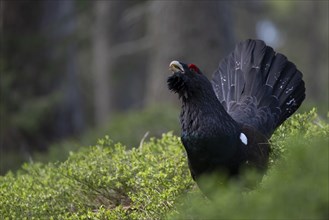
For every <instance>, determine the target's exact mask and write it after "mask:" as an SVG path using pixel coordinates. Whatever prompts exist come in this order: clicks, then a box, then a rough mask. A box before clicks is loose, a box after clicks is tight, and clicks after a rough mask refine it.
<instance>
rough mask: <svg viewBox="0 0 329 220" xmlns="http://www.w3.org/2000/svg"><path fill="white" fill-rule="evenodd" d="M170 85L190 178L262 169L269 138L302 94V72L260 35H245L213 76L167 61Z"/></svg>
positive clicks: (265, 163) (191, 65) (292, 110)
mask: <svg viewBox="0 0 329 220" xmlns="http://www.w3.org/2000/svg"><path fill="white" fill-rule="evenodd" d="M170 69H171V71H172V72H173V74H172V75H171V76H170V77H169V78H168V87H169V89H170V90H171V91H173V92H175V93H178V95H179V98H180V99H181V102H182V109H181V114H180V123H181V129H182V134H181V140H182V143H183V145H184V147H185V149H186V152H187V156H188V162H189V168H190V171H191V175H192V177H193V179H194V180H198V178H199V177H200V176H201V175H203V174H207V173H213V172H225V173H226V174H227V175H228V176H236V175H237V174H239V171H240V169H241V167H244V166H247V167H248V166H251V167H255V168H257V169H258V170H260V171H265V170H266V168H267V165H268V160H269V152H270V145H269V142H268V140H269V138H270V137H271V135H272V134H273V132H274V130H275V129H276V128H277V127H278V126H280V125H281V124H282V123H283V122H284V121H285V120H286V119H287V118H288V117H289V116H291V115H292V114H293V113H294V112H295V111H296V110H297V109H298V107H299V106H300V105H301V103H302V101H303V100H304V98H305V85H304V82H303V80H302V74H301V72H300V71H298V70H297V69H296V66H295V65H294V64H293V63H292V62H290V61H288V60H287V58H286V57H285V56H284V55H282V54H280V53H276V52H275V51H274V50H273V49H272V48H271V47H269V46H266V45H265V43H264V42H263V41H261V40H246V41H243V42H241V43H239V44H238V45H237V46H236V48H235V50H234V51H233V52H232V53H231V54H230V55H229V56H227V57H226V58H225V59H224V60H222V61H221V62H220V64H219V66H218V69H217V70H216V71H215V73H214V74H213V78H212V80H211V81H209V80H208V79H207V77H206V76H205V75H203V74H202V72H201V71H200V69H199V68H198V67H197V66H196V65H194V64H189V65H187V64H184V63H181V62H178V61H173V62H171V63H170Z"/></svg>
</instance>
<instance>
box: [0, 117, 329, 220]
mask: <svg viewBox="0 0 329 220" xmlns="http://www.w3.org/2000/svg"><path fill="white" fill-rule="evenodd" d="M328 135H329V125H328V124H327V123H324V122H323V121H320V120H319V119H318V118H317V117H316V113H315V111H311V112H310V113H305V114H299V115H295V116H294V117H293V118H292V119H289V120H288V121H287V122H286V123H285V124H284V125H283V126H282V127H280V128H279V130H278V131H277V132H276V133H275V136H274V137H273V138H272V142H273V143H272V144H273V146H274V148H275V150H274V151H273V155H272V161H273V163H272V164H271V167H270V169H269V171H268V173H267V175H266V176H265V177H264V179H263V181H262V182H261V184H260V185H259V186H257V187H256V188H255V189H254V190H249V191H248V190H246V189H245V188H244V187H242V184H243V183H242V182H241V181H240V182H230V183H229V184H227V185H221V186H219V185H217V186H215V188H212V190H214V192H213V195H214V196H213V197H214V198H215V199H214V200H213V201H210V200H208V199H207V198H205V197H204V196H203V195H202V194H201V192H200V191H199V189H198V188H197V187H196V186H195V184H194V182H193V181H192V179H191V177H190V174H189V171H188V168H187V161H186V155H185V153H184V149H183V148H182V145H181V144H180V141H179V138H177V137H176V136H174V135H172V134H170V133H169V134H165V135H163V137H162V138H160V139H154V138H151V140H150V141H145V140H142V141H141V142H140V147H139V148H132V149H130V150H129V149H126V147H124V146H123V145H122V144H114V143H113V142H112V141H110V140H109V138H108V137H105V138H104V139H101V140H99V141H98V143H97V144H96V145H95V146H92V147H88V148H82V149H81V150H80V151H79V152H77V153H71V155H70V156H69V158H68V159H67V160H66V161H65V162H63V163H59V162H58V163H49V164H41V163H34V164H26V165H24V166H23V168H22V169H21V170H19V171H18V172H17V173H12V172H10V173H8V174H7V175H5V176H2V177H0V195H1V200H0V215H1V217H2V218H4V219H6V218H8V219H22V218H24V217H25V218H30V219H32V218H35V219H51V218H53V219H67V218H69V219H163V218H174V219H182V218H188V219H200V218H203V219H205V218H208V219H209V218H213V219H218V218H221V219H327V217H328V205H329V201H328V193H329V192H328ZM245 177H246V178H244V180H245V181H244V182H245V183H247V184H248V181H249V180H250V181H252V180H253V179H254V178H257V175H256V174H255V173H253V172H250V171H249V172H246V173H245ZM207 180H209V179H207V178H205V181H207ZM209 182H210V181H208V183H209ZM210 185H211V184H210Z"/></svg>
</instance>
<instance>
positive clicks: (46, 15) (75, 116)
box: [41, 0, 85, 138]
mask: <svg viewBox="0 0 329 220" xmlns="http://www.w3.org/2000/svg"><path fill="white" fill-rule="evenodd" d="M41 26H42V32H43V34H44V35H45V36H46V39H47V41H48V45H47V47H46V50H47V54H46V55H47V62H48V63H49V64H50V63H57V64H59V65H58V66H52V65H53V64H52V65H49V66H48V67H49V68H50V69H49V71H52V72H53V77H54V79H55V81H56V83H54V87H55V89H58V90H59V91H60V101H59V102H58V106H56V108H57V112H56V116H55V121H54V128H55V131H54V134H53V135H54V136H57V137H58V138H63V137H67V136H70V135H74V134H79V133H81V131H83V129H84V124H85V122H84V119H85V118H84V111H83V103H82V98H81V93H80V90H79V86H78V85H79V77H78V69H77V60H76V59H77V50H76V45H75V42H76V41H75V40H73V34H74V33H75V32H76V17H75V1H63V2H60V1H52V0H46V1H43V16H42V24H41Z"/></svg>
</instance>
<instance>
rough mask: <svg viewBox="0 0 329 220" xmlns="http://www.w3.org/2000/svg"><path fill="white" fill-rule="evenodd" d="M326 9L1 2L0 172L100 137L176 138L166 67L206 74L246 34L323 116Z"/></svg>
mask: <svg viewBox="0 0 329 220" xmlns="http://www.w3.org/2000/svg"><path fill="white" fill-rule="evenodd" d="M328 11H329V6H328V1H327V0H324V1H321V0H317V1H288V0H282V1H256V0H251V1H151V0H143V1H142V0H141V1H110V0H108V1H105V0H104V1H89V0H72V1H71V0H61V1H60V0H57V1H54V0H42V1H37V0H1V4H0V16H1V21H0V28H1V46H0V48H1V55H0V68H1V69H0V71H1V79H0V92H1V94H0V95H1V97H0V98H1V99H0V114H1V115H0V116H1V123H0V139H1V141H0V153H1V155H0V156H1V162H0V166H1V170H0V173H1V174H4V173H5V172H6V171H7V170H9V169H13V170H14V169H16V168H17V167H18V166H20V164H21V163H22V162H23V161H33V160H38V159H40V160H46V161H47V160H48V159H53V160H57V159H63V158H64V157H65V156H66V155H67V154H66V153H67V152H68V151H69V150H71V149H74V147H73V146H74V145H75V144H74V143H79V144H80V145H84V146H85V145H88V144H91V143H90V142H92V141H93V142H92V143H94V140H95V139H97V138H99V137H102V135H105V134H108V135H109V136H110V138H114V139H116V140H117V141H121V142H123V143H126V144H128V145H130V146H138V141H139V140H141V139H142V138H143V136H144V134H145V133H146V132H147V131H150V133H151V135H152V136H153V135H158V134H160V133H161V132H165V131H168V130H175V131H177V129H178V109H179V107H180V106H179V104H178V102H177V97H176V96H175V95H174V94H171V93H170V92H169V91H168V90H167V88H166V78H167V77H168V72H169V71H168V64H169V63H170V61H172V60H181V61H184V62H187V63H195V64H196V65H197V66H198V67H199V68H200V69H201V70H202V71H203V72H204V73H206V74H207V76H208V77H210V76H211V75H212V72H213V71H214V70H215V69H216V67H217V65H218V63H219V61H220V60H221V59H222V58H224V57H225V56H226V55H227V54H228V53H229V52H230V51H231V50H233V48H234V45H235V43H237V42H239V41H241V40H244V39H247V38H258V39H262V40H264V41H265V42H266V43H267V44H269V45H270V46H272V47H273V48H274V49H275V50H277V51H279V52H281V53H283V54H285V55H286V56H287V57H288V58H289V59H290V60H291V61H292V62H294V63H295V64H296V65H297V67H298V69H299V70H300V71H301V72H302V73H303V74H304V79H305V81H306V88H307V99H306V101H305V102H304V105H303V107H302V108H304V110H305V109H308V108H310V107H313V106H315V107H317V108H318V111H319V113H320V115H321V114H322V115H326V114H327V111H328V74H329V70H328V59H329V58H328V53H329V52H328V51H329V48H328V27H329V18H328ZM178 134H179V133H178ZM63 143H65V144H63ZM51 152H53V155H52V156H49V154H50V153H51Z"/></svg>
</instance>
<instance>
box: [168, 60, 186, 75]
mask: <svg viewBox="0 0 329 220" xmlns="http://www.w3.org/2000/svg"><path fill="white" fill-rule="evenodd" d="M169 70H171V72H173V73H176V72H182V73H184V72H185V71H184V68H183V66H182V64H180V62H178V61H176V60H174V61H172V62H171V63H170V64H169Z"/></svg>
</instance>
